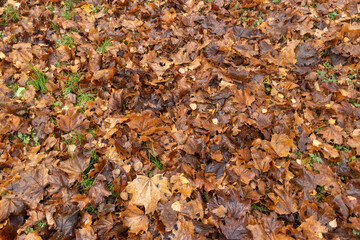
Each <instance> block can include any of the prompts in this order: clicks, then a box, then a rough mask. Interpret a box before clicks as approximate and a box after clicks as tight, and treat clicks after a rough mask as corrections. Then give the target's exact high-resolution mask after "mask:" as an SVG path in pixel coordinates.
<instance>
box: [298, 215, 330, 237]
mask: <svg viewBox="0 0 360 240" xmlns="http://www.w3.org/2000/svg"><path fill="white" fill-rule="evenodd" d="M300 229H302V231H304V233H305V236H307V237H308V238H310V239H312V238H318V237H320V238H322V236H323V235H322V234H323V233H326V232H327V231H328V228H327V227H326V226H325V225H323V224H321V223H320V222H318V221H316V220H315V219H314V216H311V217H309V218H307V219H305V221H304V222H303V223H301V225H300Z"/></svg>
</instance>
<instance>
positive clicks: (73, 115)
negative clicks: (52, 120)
mask: <svg viewBox="0 0 360 240" xmlns="http://www.w3.org/2000/svg"><path fill="white" fill-rule="evenodd" d="M57 124H58V126H59V128H60V129H61V130H63V131H66V132H70V131H74V130H76V129H77V128H79V127H82V128H84V129H87V128H89V121H88V120H85V116H84V115H83V114H80V113H78V112H77V110H76V109H75V108H71V109H69V110H68V112H67V114H66V115H59V116H58V118H57Z"/></svg>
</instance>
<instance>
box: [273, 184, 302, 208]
mask: <svg viewBox="0 0 360 240" xmlns="http://www.w3.org/2000/svg"><path fill="white" fill-rule="evenodd" d="M290 191H291V189H290V186H289V184H287V185H285V189H279V188H275V189H274V192H275V193H276V194H277V195H278V197H275V196H274V195H273V194H269V197H270V199H271V200H273V201H274V202H275V203H276V209H275V211H276V212H277V213H279V214H290V213H295V212H297V211H298V205H297V203H296V198H295V193H290Z"/></svg>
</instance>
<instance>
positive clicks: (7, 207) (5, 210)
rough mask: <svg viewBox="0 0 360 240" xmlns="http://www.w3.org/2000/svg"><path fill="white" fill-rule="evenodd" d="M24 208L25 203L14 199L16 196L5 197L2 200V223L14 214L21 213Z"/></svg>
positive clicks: (0, 201) (0, 206)
mask: <svg viewBox="0 0 360 240" xmlns="http://www.w3.org/2000/svg"><path fill="white" fill-rule="evenodd" d="M24 206H25V204H24V202H23V201H21V200H18V199H16V198H14V196H3V197H2V199H1V200H0V221H2V220H4V219H5V218H7V217H8V216H9V215H10V214H12V213H20V212H21V211H22V209H23V208H24Z"/></svg>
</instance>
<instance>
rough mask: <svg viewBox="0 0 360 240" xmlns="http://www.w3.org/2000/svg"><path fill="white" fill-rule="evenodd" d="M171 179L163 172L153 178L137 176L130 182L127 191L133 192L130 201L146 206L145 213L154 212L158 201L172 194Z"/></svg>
mask: <svg viewBox="0 0 360 240" xmlns="http://www.w3.org/2000/svg"><path fill="white" fill-rule="evenodd" d="M169 188H170V186H169V181H168V179H167V178H166V177H163V176H162V175H161V174H157V175H155V176H154V177H152V178H148V177H147V176H142V175H138V176H137V178H136V179H135V180H134V181H132V182H130V183H129V184H128V185H127V187H126V191H127V192H129V193H131V194H133V196H132V198H131V200H130V203H131V204H134V205H140V206H144V207H145V214H148V213H151V212H154V211H155V209H156V207H157V204H158V202H159V201H160V200H161V199H166V198H167V196H170V195H171V192H170V191H169Z"/></svg>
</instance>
